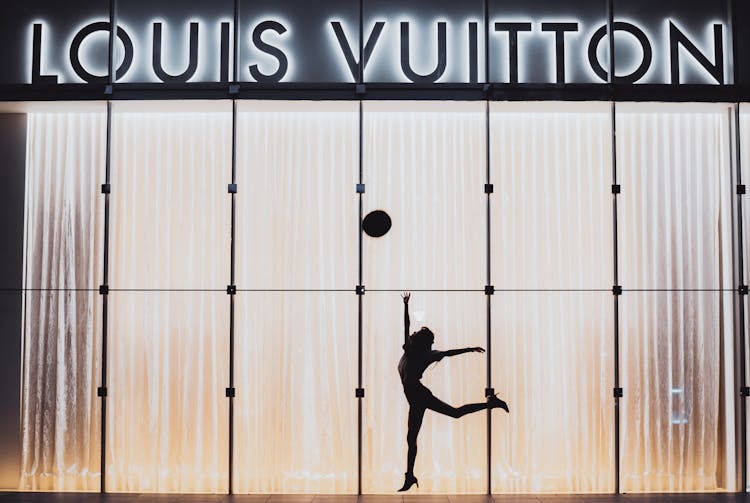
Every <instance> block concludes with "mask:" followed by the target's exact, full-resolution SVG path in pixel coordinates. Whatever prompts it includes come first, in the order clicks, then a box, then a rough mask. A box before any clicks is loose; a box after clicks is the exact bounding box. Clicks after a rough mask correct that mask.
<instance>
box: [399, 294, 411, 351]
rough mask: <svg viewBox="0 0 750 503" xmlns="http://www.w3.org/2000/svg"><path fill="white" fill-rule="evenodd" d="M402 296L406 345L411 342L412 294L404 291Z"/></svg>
mask: <svg viewBox="0 0 750 503" xmlns="http://www.w3.org/2000/svg"><path fill="white" fill-rule="evenodd" d="M401 298H402V299H404V346H406V345H407V344H409V299H410V298H411V294H410V293H409V292H404V293H403V294H402V295H401Z"/></svg>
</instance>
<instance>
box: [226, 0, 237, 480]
mask: <svg viewBox="0 0 750 503" xmlns="http://www.w3.org/2000/svg"><path fill="white" fill-rule="evenodd" d="M233 24H234V26H233V27H232V28H233V33H234V35H233V40H232V82H233V83H234V84H236V83H237V82H238V81H239V50H240V49H239V25H240V0H234V19H233ZM231 183H232V184H234V185H235V186H236V184H237V100H236V99H232V182H231ZM236 196H237V194H236V191H232V192H231V193H230V198H231V205H232V207H231V217H230V218H231V224H230V238H229V254H230V257H229V271H230V272H229V284H230V285H231V286H235V287H236V285H235V280H236V278H235V270H236V268H235V264H236V260H235V256H236V254H235V251H236V248H235V237H236V231H235V224H236V217H237V199H236ZM235 292H236V290H235ZM234 311H235V303H234V295H230V296H229V388H230V389H231V390H232V391H234V325H235V323H234V318H235V313H234ZM227 394H228V395H229V438H228V439H227V441H228V443H229V452H228V455H229V460H228V461H229V464H228V466H227V471H228V472H229V473H228V484H227V493H229V494H230V495H231V494H234V395H235V393H234V392H232V393H227Z"/></svg>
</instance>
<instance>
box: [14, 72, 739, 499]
mask: <svg viewBox="0 0 750 503" xmlns="http://www.w3.org/2000/svg"><path fill="white" fill-rule="evenodd" d="M373 71H374V70H373ZM360 106H361V109H360ZM234 107H236V108H234ZM360 110H361V113H362V115H361V116H360ZM613 113H615V115H614V116H613V115H612V114H613ZM734 113H735V109H734V107H732V106H727V105H720V104H711V105H705V104H681V105H680V106H679V107H678V106H675V105H665V104H640V105H632V104H620V103H618V104H615V105H614V106H613V105H612V104H611V103H573V102H568V103H491V104H487V103H485V102H465V103H464V102H374V101H373V102H366V103H362V104H361V105H360V103H357V102H302V101H296V102H282V101H274V102H265V101H248V102H237V103H235V104H233V103H231V102H228V101H217V102H189V103H186V102H169V103H153V102H150V103H137V102H134V103H117V104H115V105H113V108H112V116H111V157H110V162H109V164H108V163H107V113H106V111H105V110H104V109H103V108H102V107H100V108H98V109H96V110H91V111H89V112H87V113H68V112H64V113H62V112H60V113H44V114H31V115H29V123H28V124H29V125H28V158H27V163H26V173H27V182H26V210H25V213H26V214H25V239H24V257H25V265H24V272H23V276H24V285H23V288H22V290H23V293H24V310H23V320H24V326H23V341H24V347H23V359H24V373H23V386H22V402H23V407H22V419H23V421H22V425H23V427H22V431H21V437H22V477H21V481H20V488H21V489H23V490H30V489H44V490H46V489H49V490H88V491H96V490H98V488H99V484H100V483H101V475H102V474H101V473H100V467H101V461H100V456H101V454H102V451H101V446H102V445H103V446H104V458H105V459H104V463H105V464H104V466H105V472H104V475H105V477H106V484H105V488H106V490H107V491H110V492H197V493H200V492H211V493H224V492H227V491H228V490H229V488H230V484H231V488H232V490H233V492H235V493H340V494H356V493H357V492H358V490H359V489H360V488H361V490H362V492H363V493H366V494H368V493H393V492H395V491H396V490H397V489H398V488H399V487H400V486H401V484H402V483H403V476H404V472H405V471H406V469H407V442H406V439H407V432H408V425H407V418H408V414H409V407H410V405H409V402H408V401H407V399H406V397H405V395H404V392H403V386H402V383H401V382H400V380H399V373H398V369H397V366H398V362H399V359H400V358H401V356H402V354H403V349H402V345H403V344H404V317H403V309H404V302H403V301H402V298H401V296H402V294H403V293H404V292H411V300H410V303H409V308H410V327H409V331H410V332H414V331H416V330H419V329H420V328H421V327H423V326H426V327H429V328H430V329H431V331H432V332H433V333H434V336H435V342H434V348H435V349H437V350H448V349H460V348H476V347H481V348H484V349H486V350H487V352H486V353H481V352H471V353H469V354H462V355H460V356H455V357H450V358H449V357H447V356H446V357H443V358H442V361H440V362H439V363H436V364H434V365H433V366H430V367H429V368H428V369H427V371H426V372H425V373H424V376H423V378H422V382H423V384H425V385H426V386H427V387H428V388H429V389H430V390H431V392H432V393H433V395H434V396H435V397H436V398H437V399H439V400H441V401H442V402H445V403H446V404H448V406H452V407H460V406H462V405H465V404H472V403H473V404H482V403H484V402H485V400H486V398H485V394H486V392H487V391H488V390H487V389H486V388H491V389H492V390H491V391H494V392H495V393H497V394H498V395H499V396H500V397H501V398H503V399H504V400H506V401H507V402H508V405H509V408H510V413H509V414H508V413H505V412H504V411H502V410H492V411H491V412H489V413H487V411H486V410H484V408H482V407H481V406H479V407H476V408H475V409H476V410H475V411H474V413H471V414H468V415H466V416H465V417H461V418H453V417H450V415H451V414H439V413H437V412H434V411H427V412H426V414H425V416H424V419H423V422H422V424H421V428H420V431H419V436H418V454H417V458H416V464H415V475H416V476H417V477H418V479H419V483H420V487H419V489H418V491H421V492H422V493H439V494H462V493H477V494H479V493H485V492H487V490H488V488H489V490H491V491H492V492H493V493H536V492H540V493H541V492H556V493H559V492H575V493H608V492H613V491H615V489H616V487H618V484H619V488H620V490H621V491H623V492H654V491H676V492H680V491H723V490H735V489H736V488H737V483H738V481H736V480H735V477H734V474H735V472H736V470H737V464H736V463H737V461H738V458H737V456H736V445H737V439H736V430H735V405H736V403H738V402H736V399H735V397H736V393H735V392H734V390H735V389H736V388H735V386H736V384H735V354H736V353H735V352H736V351H737V350H738V347H737V345H736V340H735V339H736V336H737V334H736V332H737V331H738V330H739V326H738V324H736V322H735V319H736V318H735V311H734V309H735V302H736V301H737V299H738V298H739V297H737V298H735V297H736V294H735V293H734V292H733V290H734V289H735V288H736V286H737V285H736V284H735V280H734V278H733V274H735V272H736V271H737V269H736V268H737V262H736V259H735V257H734V249H735V248H734V247H735V246H736V241H737V240H736V233H737V232H738V230H737V229H736V228H734V224H735V223H736V222H737V216H736V215H735V213H733V212H734V211H735V210H736V206H735V205H734V204H733V201H732V198H733V197H735V196H734V193H735V188H734V185H735V184H736V183H737V182H738V179H737V178H738V177H737V170H736V168H737V163H736V161H735V156H734V151H733V149H734V144H733V142H732V139H733V134H734V130H733V123H734ZM739 117H740V121H739V123H740V126H741V129H740V132H739V134H740V137H741V138H742V149H741V152H740V153H741V155H740V156H739V157H740V160H741V161H742V170H741V173H742V179H743V180H745V179H750V175H747V173H748V169H750V168H748V166H749V165H750V156H749V155H748V145H750V137H748V131H750V122H748V121H749V120H750V119H748V117H750V115H748V114H747V109H744V108H743V110H742V113H741V114H739ZM613 119H614V120H613ZM613 126H614V127H615V128H616V133H617V134H616V138H617V140H616V142H615V144H614V145H613V138H615V135H614V132H615V131H614V130H613ZM233 135H236V136H235V137H234V138H233ZM233 140H236V141H235V142H234V143H233ZM233 146H235V147H236V150H233ZM613 154H614V155H613ZM107 167H109V169H106V168H107ZM743 183H744V182H743ZM107 194H108V195H107ZM748 206H750V205H747V204H743V208H742V211H743V227H742V243H743V244H744V248H743V250H744V253H745V255H744V257H745V264H748V263H750V252H748V249H750V246H748V245H747V243H748V241H747V235H748V233H750V230H749V229H748V225H749V224H748V222H750V210H749V209H748ZM376 211H381V212H385V213H387V215H388V217H389V218H388V220H389V224H388V225H387V226H386V227H387V228H386V232H385V233H384V234H383V235H381V236H379V237H374V236H375V235H377V233H372V232H371V229H369V228H365V229H362V224H361V220H360V219H361V218H364V217H366V216H367V215H370V214H371V213H373V212H376ZM365 227H367V226H365ZM746 267H747V266H745V268H746ZM746 276H747V273H746V271H745V273H744V277H746ZM743 283H744V284H746V283H747V281H746V280H743ZM101 285H104V287H103V288H100V286H101ZM613 287H615V288H614V289H613ZM620 289H621V290H620ZM613 293H614V295H613ZM744 309H745V320H747V309H748V306H744ZM747 324H748V323H747V321H745V325H746V326H747ZM746 330H747V329H746ZM105 343H106V349H105V348H104V344H105ZM103 353H104V354H106V357H105V358H104V359H102V354H103ZM618 355H619V357H618ZM104 364H106V368H103V367H105V365H104ZM746 366H747V365H746ZM738 370H739V369H738ZM360 387H361V388H362V390H358V388H360ZM616 387H620V388H622V397H621V398H619V399H615V398H614V397H613V393H615V391H616V390H615V388H616ZM99 388H104V389H99ZM102 392H103V393H104V394H106V398H101V397H99V396H97V395H98V394H101V393H102ZM616 400H617V402H618V403H619V408H616V407H615V406H614V403H615V401H616ZM102 403H105V404H106V411H105V410H103V409H102ZM472 410H473V409H472ZM446 411H451V409H449V408H446ZM102 417H105V421H104V422H102ZM488 421H489V422H488ZM102 426H104V428H105V430H104V442H103V444H102ZM618 427H619V438H618V433H617V432H618ZM360 441H361V444H360ZM360 445H361V449H360ZM618 456H619V480H618V478H617V472H616V465H617V463H616V461H617V460H618V458H617V457H618ZM488 460H489V465H488ZM360 474H361V477H360Z"/></svg>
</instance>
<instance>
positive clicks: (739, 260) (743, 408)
mask: <svg viewBox="0 0 750 503" xmlns="http://www.w3.org/2000/svg"><path fill="white" fill-rule="evenodd" d="M733 129H734V149H735V154H734V156H733V157H734V159H735V166H736V171H735V186H734V187H732V189H733V192H734V195H735V197H736V199H735V207H736V213H735V215H734V217H735V219H736V222H737V223H736V226H735V228H734V233H733V235H734V237H735V239H736V245H735V250H736V253H735V279H734V281H735V285H734V287H735V294H734V302H735V313H736V317H737V319H736V325H735V344H734V346H735V362H736V367H735V384H736V385H737V387H738V388H739V389H737V390H735V392H736V393H735V397H739V402H736V403H735V407H739V423H740V424H739V428H738V430H739V431H737V432H736V435H737V437H739V442H737V441H735V448H736V449H737V448H738V449H739V450H740V477H739V479H740V484H741V488H740V491H739V492H747V395H746V393H744V390H745V387H746V386H747V379H746V361H745V358H746V349H747V348H746V347H745V301H746V298H747V296H746V295H743V294H742V293H741V292H740V289H739V287H740V286H741V285H744V284H745V260H744V259H745V257H744V253H745V251H744V243H743V239H744V234H743V231H744V229H743V225H744V224H743V219H742V199H743V197H744V194H742V193H740V192H741V191H739V190H735V188H736V187H739V186H741V185H742V183H743V180H742V124H741V121H740V103H736V104H735V110H734V128H733ZM738 444H739V445H738Z"/></svg>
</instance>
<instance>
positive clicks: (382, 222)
mask: <svg viewBox="0 0 750 503" xmlns="http://www.w3.org/2000/svg"><path fill="white" fill-rule="evenodd" d="M362 228H363V229H364V231H365V232H366V233H367V235H368V236H371V237H374V238H379V237H380V236H385V234H386V233H387V232H388V231H389V230H391V217H390V216H388V213H386V212H385V211H382V210H375V211H372V212H370V213H368V214H367V216H366V217H365V219H364V220H362Z"/></svg>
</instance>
